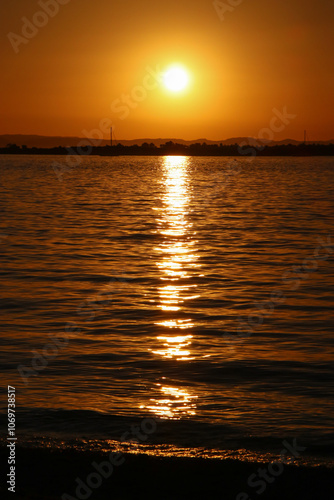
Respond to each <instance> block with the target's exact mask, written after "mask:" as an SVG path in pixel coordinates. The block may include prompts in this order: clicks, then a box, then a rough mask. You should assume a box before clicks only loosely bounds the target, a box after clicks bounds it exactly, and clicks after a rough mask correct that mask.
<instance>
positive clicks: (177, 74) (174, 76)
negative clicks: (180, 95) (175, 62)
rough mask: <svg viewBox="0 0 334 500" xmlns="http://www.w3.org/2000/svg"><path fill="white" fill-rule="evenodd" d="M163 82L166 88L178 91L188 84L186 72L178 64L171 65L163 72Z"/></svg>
mask: <svg viewBox="0 0 334 500" xmlns="http://www.w3.org/2000/svg"><path fill="white" fill-rule="evenodd" d="M163 82H164V85H165V87H166V88H167V89H168V90H171V91H172V92H179V91H180V90H183V89H184V88H186V86H187V85H188V82H189V77H188V73H187V72H186V71H185V70H184V69H183V68H181V67H179V66H173V67H172V68H169V69H168V70H167V71H166V73H165V74H164V77H163Z"/></svg>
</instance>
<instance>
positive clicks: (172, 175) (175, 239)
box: [145, 156, 200, 419]
mask: <svg viewBox="0 0 334 500" xmlns="http://www.w3.org/2000/svg"><path fill="white" fill-rule="evenodd" d="M163 161H164V163H163V180H164V186H165V195H164V197H163V207H162V208H159V209H158V208H156V209H155V212H156V218H157V224H158V232H159V234H160V235H162V236H163V241H162V243H161V245H160V246H159V247H157V248H155V252H156V254H157V256H158V257H157V260H156V266H157V268H158V270H159V279H160V280H161V285H162V286H160V287H158V290H157V292H158V296H159V300H158V302H157V307H158V308H159V309H160V310H161V311H162V314H163V315H166V317H165V318H163V317H162V320H161V321H158V322H156V323H155V324H156V326H157V327H158V331H159V334H158V335H157V337H156V345H155V346H153V348H151V349H149V350H150V351H151V353H152V354H153V355H155V356H158V357H159V358H160V359H165V360H170V361H175V362H183V363H185V362H189V361H191V360H194V359H195V355H194V352H193V349H192V341H193V335H191V334H190V333H188V331H189V330H191V329H192V328H193V327H194V326H195V325H194V323H193V321H192V319H191V318H189V316H188V317H187V315H188V314H189V310H186V309H187V308H188V307H189V305H191V301H192V300H194V299H196V298H198V297H199V295H198V294H197V293H196V292H197V290H196V285H195V284H194V283H193V281H192V280H191V278H192V277H193V276H194V275H195V274H198V273H199V269H198V268H199V267H200V264H199V263H198V254H197V249H196V245H197V241H196V234H195V233H194V231H193V230H192V223H191V221H190V217H189V204H190V193H189V178H188V169H189V159H188V158H187V157H182V156H169V157H165V158H164V159H163ZM187 330H188V331H187ZM181 332H182V333H181ZM163 379H164V382H163V383H162V384H156V386H155V388H153V393H155V392H156V391H157V389H158V393H157V394H155V396H154V397H152V398H151V399H150V402H149V404H148V405H146V406H145V408H146V409H148V410H149V411H151V412H153V413H155V414H156V415H157V416H160V417H163V418H170V419H178V418H182V417H184V416H187V415H194V414H195V413H196V403H195V401H196V399H197V396H196V395H194V394H192V390H191V389H189V388H186V387H173V386H172V385H167V380H166V377H163Z"/></svg>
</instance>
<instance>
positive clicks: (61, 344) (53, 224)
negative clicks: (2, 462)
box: [0, 156, 334, 462]
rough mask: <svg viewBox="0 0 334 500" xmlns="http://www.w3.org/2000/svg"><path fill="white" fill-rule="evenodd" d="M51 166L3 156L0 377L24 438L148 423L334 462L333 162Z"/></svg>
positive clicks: (131, 161) (178, 437)
mask: <svg viewBox="0 0 334 500" xmlns="http://www.w3.org/2000/svg"><path fill="white" fill-rule="evenodd" d="M54 161H60V160H59V157H54V158H53V157H46V156H45V157H29V156H17V157H15V156H2V157H1V158H0V178H1V188H0V192H1V196H0V210H1V212H2V214H3V217H2V219H1V223H0V251H1V254H2V267H1V271H0V282H1V289H2V292H1V299H0V300H1V311H2V333H1V338H0V343H1V354H0V356H1V367H2V371H1V381H2V384H1V386H2V387H6V386H7V384H8V383H10V384H11V385H13V386H16V387H17V390H18V411H19V415H20V416H19V417H18V420H19V422H20V426H21V432H22V436H23V435H25V436H26V440H27V442H28V441H29V439H28V437H27V436H29V435H31V433H32V434H34V435H35V436H40V439H45V440H46V439H49V438H50V436H51V435H52V436H53V437H54V439H60V438H64V436H72V437H73V436H76V437H77V438H78V439H80V438H82V437H83V436H88V437H90V438H91V439H92V440H93V439H99V440H100V441H99V442H100V443H105V442H106V441H107V440H112V439H117V436H119V434H120V433H121V434H122V432H124V430H127V427H128V425H129V424H128V422H132V421H133V420H136V419H137V420H140V419H141V418H142V417H143V416H145V415H146V416H147V415H152V416H155V417H156V418H157V419H158V422H159V425H158V430H157V432H156V435H155V436H154V440H155V442H156V446H158V445H159V446H160V445H163V444H166V445H167V444H168V446H174V447H175V450H176V449H178V448H177V447H182V446H184V447H187V449H189V447H192V449H195V448H196V447H198V448H200V447H202V448H203V449H204V448H206V449H210V450H211V453H212V454H213V456H216V455H217V453H218V452H217V450H234V449H241V448H242V449H244V450H246V451H245V456H248V454H249V452H248V451H247V450H249V449H250V448H251V447H252V446H253V447H257V448H258V449H260V451H262V452H263V453H264V452H265V451H266V452H267V451H268V450H269V449H271V447H275V446H277V443H280V442H281V441H282V440H284V439H286V438H288V437H296V438H298V441H299V442H300V443H301V444H303V445H304V446H306V447H307V450H308V451H307V453H311V451H317V450H318V451H319V450H320V452H321V453H322V454H325V453H326V454H329V455H330V456H331V457H333V451H334V425H333V420H332V414H333V395H334V384H333V382H334V368H333V360H334V336H333V331H334V321H333V305H334V299H333V283H334V266H333V256H334V230H333V227H334V224H333V222H334V209H333V208H334V207H333V205H334V201H333V200H334V161H333V159H332V158H255V159H252V160H250V159H247V158H241V159H240V158H237V159H231V158H186V157H154V158H152V157H150V158H146V157H114V158H103V157H102V158H99V157H86V158H84V157H83V158H82V162H81V164H80V165H79V166H77V167H72V168H71V169H69V170H68V171H66V172H65V173H64V175H63V178H62V181H61V182H60V181H59V180H58V179H57V177H56V175H55V173H54V171H53V169H52V163H53V162H54ZM63 161H65V158H63ZM43 356H44V357H43ZM18 367H19V368H20V367H21V368H20V370H21V374H22V373H23V375H24V376H23V377H21V376H20V374H19V372H18ZM2 410H3V411H5V410H4V407H2ZM22 439H23V438H22ZM94 442H95V441H94ZM101 446H102V445H101ZM157 453H158V451H157ZM206 453H207V451H206ZM221 453H222V452H221ZM218 455H219V453H218ZM221 456H223V454H222V455H221ZM326 460H328V461H329V462H330V461H332V458H327V459H326Z"/></svg>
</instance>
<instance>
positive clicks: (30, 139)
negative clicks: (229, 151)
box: [0, 134, 334, 148]
mask: <svg viewBox="0 0 334 500" xmlns="http://www.w3.org/2000/svg"><path fill="white" fill-rule="evenodd" d="M82 139H83V138H82V137H74V136H73V137H61V136H59V137H58V136H43V135H24V134H5V135H0V148H4V147H6V146H7V145H8V144H17V145H18V146H23V145H25V146H27V147H28V148H32V147H36V148H55V147H58V146H61V147H73V146H76V145H77V144H79V143H80V141H82ZM88 140H90V141H91V142H92V143H93V144H96V139H89V138H88ZM167 142H173V143H175V144H183V145H186V146H189V145H190V144H196V143H197V144H203V143H206V144H207V145H212V144H223V145H224V146H229V145H233V144H242V143H243V144H245V143H246V144H249V145H250V146H256V145H257V142H256V139H255V138H253V137H232V138H230V139H222V140H220V141H211V140H208V139H205V138H202V139H195V140H193V141H185V140H183V139H176V138H164V139H163V138H158V139H150V138H144V139H133V140H118V139H116V140H114V144H122V145H123V146H134V145H142V144H144V143H147V144H151V143H153V144H154V145H155V146H158V147H160V146H161V145H162V144H166V143H167ZM302 143H303V141H296V140H294V139H284V140H283V141H266V140H263V139H261V144H267V145H271V146H274V145H277V146H279V145H286V144H293V145H298V144H302ZM308 143H312V144H333V143H334V139H332V140H330V141H310V142H308ZM96 145H97V144H96ZM106 145H109V140H107V139H106V140H103V141H101V143H99V146H106Z"/></svg>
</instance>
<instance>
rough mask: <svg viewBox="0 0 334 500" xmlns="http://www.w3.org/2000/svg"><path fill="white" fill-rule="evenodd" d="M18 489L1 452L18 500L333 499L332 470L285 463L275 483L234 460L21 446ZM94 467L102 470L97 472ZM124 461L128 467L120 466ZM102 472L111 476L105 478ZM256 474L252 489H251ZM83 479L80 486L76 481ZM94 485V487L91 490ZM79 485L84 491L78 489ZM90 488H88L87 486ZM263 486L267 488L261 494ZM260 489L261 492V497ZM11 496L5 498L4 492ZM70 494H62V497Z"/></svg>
mask: <svg viewBox="0 0 334 500" xmlns="http://www.w3.org/2000/svg"><path fill="white" fill-rule="evenodd" d="M16 451H17V456H16V458H17V464H16V491H15V494H12V493H9V492H7V491H6V490H7V488H6V486H5V484H4V483H5V481H4V477H5V474H7V472H8V471H7V472H5V471H6V469H7V468H8V466H7V467H6V465H5V464H6V463H7V450H6V449H4V448H2V449H0V455H1V464H2V467H1V469H2V472H3V474H2V481H1V483H2V484H1V498H13V499H14V498H15V499H16V500H21V499H24V500H28V499H29V500H35V499H36V500H37V499H38V500H39V499H43V500H54V499H61V498H63V500H65V499H67V500H73V499H80V498H81V499H88V498H91V499H92V500H127V499H130V500H135V499H136V500H137V499H145V500H151V499H152V500H153V499H154V500H184V499H189V500H190V499H201V500H216V499H217V500H218V499H219V500H225V499H226V500H253V499H261V500H269V499H270V500H290V499H291V500H333V498H334V470H333V469H327V468H325V467H315V468H307V467H297V466H294V465H284V470H283V472H282V473H280V474H279V476H277V477H276V478H273V477H272V475H271V474H269V476H266V477H269V479H270V480H271V483H268V482H267V481H265V480H264V479H262V480H261V479H260V478H259V477H258V474H259V472H258V471H259V469H261V470H264V473H266V472H268V465H269V464H263V463H261V464H260V463H258V464H257V463H246V462H239V461H236V460H211V459H210V460H209V459H193V458H159V457H153V456H147V455H116V454H115V455H114V456H113V459H112V460H114V462H115V464H118V465H115V466H114V467H113V471H112V473H111V474H110V471H111V468H110V467H108V465H106V464H108V462H109V464H110V461H109V460H110V457H109V455H108V454H103V453H80V452H76V451H59V450H56V451H52V450H50V449H25V448H17V450H16ZM94 462H95V464H96V465H97V466H99V467H101V463H102V462H104V466H102V468H100V470H99V472H97V470H96V467H94V465H92V464H93V463H94ZM120 462H124V463H120ZM101 473H104V474H105V475H106V476H108V475H109V477H108V478H103V477H102V476H101ZM92 474H93V475H92ZM252 474H255V475H256V476H253V483H254V486H252V487H251V486H249V485H247V481H248V479H249V477H250V476H251V475H252ZM77 478H80V480H81V481H82V482H80V481H79V483H78V481H77ZM87 483H90V484H91V488H89V487H87ZM78 484H80V485H81V488H79V489H77V487H78ZM83 485H86V486H83ZM93 486H94V487H93ZM263 488H265V489H264V490H263ZM260 490H263V491H262V492H261V493H259V492H260ZM6 493H7V494H6ZM65 493H66V494H67V496H63V495H64V494H65Z"/></svg>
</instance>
